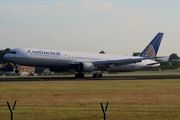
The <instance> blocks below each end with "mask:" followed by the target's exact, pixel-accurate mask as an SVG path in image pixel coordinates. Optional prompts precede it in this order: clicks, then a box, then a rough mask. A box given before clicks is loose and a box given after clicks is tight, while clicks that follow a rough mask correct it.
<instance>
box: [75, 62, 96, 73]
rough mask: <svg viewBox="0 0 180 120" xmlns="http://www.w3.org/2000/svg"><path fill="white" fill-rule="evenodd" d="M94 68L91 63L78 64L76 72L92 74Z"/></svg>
mask: <svg viewBox="0 0 180 120" xmlns="http://www.w3.org/2000/svg"><path fill="white" fill-rule="evenodd" d="M94 69H95V67H94V65H93V64H92V63H79V65H78V70H79V71H81V72H92V71H94Z"/></svg>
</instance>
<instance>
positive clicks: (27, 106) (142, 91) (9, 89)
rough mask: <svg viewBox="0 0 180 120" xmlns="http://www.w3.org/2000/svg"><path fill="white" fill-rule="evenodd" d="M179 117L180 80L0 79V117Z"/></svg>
mask: <svg viewBox="0 0 180 120" xmlns="http://www.w3.org/2000/svg"><path fill="white" fill-rule="evenodd" d="M15 100H18V103H17V106H16V109H15V111H14V120H103V113H102V110H101V106H100V103H101V102H102V103H103V104H104V106H105V104H106V102H108V101H109V102H110V103H109V108H108V112H107V120H179V119H180V80H178V79H169V80H127V81H125V80H116V81H113V80H108V81H102V80H101V81H61V82H44V81H40V82H1V83H0V120H8V119H10V111H9V109H8V107H7V103H6V102H7V101H9V102H10V104H11V106H13V104H14V101H15Z"/></svg>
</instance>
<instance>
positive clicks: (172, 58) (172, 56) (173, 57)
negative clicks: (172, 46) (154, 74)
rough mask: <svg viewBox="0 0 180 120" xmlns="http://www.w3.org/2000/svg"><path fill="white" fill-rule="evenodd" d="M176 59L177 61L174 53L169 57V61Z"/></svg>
mask: <svg viewBox="0 0 180 120" xmlns="http://www.w3.org/2000/svg"><path fill="white" fill-rule="evenodd" d="M177 59H179V56H178V55H177V54H176V53H172V54H171V55H170V56H169V61H173V60H177Z"/></svg>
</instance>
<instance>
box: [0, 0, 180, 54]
mask: <svg viewBox="0 0 180 120" xmlns="http://www.w3.org/2000/svg"><path fill="white" fill-rule="evenodd" d="M179 6H180V0H171V1H170V0H28V1H27V0H0V49H6V48H11V49H13V48H17V47H30V48H42V49H55V50H56V49H57V50H70V51H81V52H93V53H99V52H100V51H102V50H104V51H105V53H106V54H117V55H132V54H133V52H141V51H142V50H143V49H144V48H145V47H146V46H147V44H148V43H149V42H150V41H151V40H152V39H153V38H154V36H155V35H156V34H157V33H158V32H163V33H164V36H163V39H162V43H161V46H160V48H159V52H158V55H159V56H169V55H170V54H172V53H177V54H178V56H180V34H179V33H180V13H179V11H180V7H179Z"/></svg>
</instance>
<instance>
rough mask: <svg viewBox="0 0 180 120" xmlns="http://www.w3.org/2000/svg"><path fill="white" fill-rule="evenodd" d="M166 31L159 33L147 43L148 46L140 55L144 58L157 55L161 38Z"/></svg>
mask: <svg viewBox="0 0 180 120" xmlns="http://www.w3.org/2000/svg"><path fill="white" fill-rule="evenodd" d="M163 34H164V33H158V34H157V35H156V36H155V37H154V39H153V40H152V41H151V42H150V43H149V44H148V45H147V47H146V48H145V49H144V50H143V51H142V52H141V54H140V56H141V57H144V58H153V57H156V55H157V53H158V50H159V46H160V44H161V40H162V37H163Z"/></svg>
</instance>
